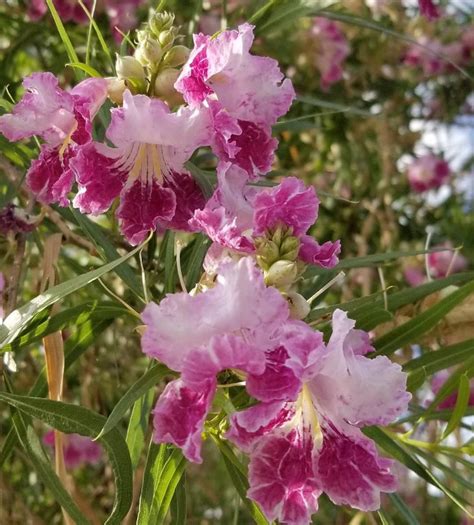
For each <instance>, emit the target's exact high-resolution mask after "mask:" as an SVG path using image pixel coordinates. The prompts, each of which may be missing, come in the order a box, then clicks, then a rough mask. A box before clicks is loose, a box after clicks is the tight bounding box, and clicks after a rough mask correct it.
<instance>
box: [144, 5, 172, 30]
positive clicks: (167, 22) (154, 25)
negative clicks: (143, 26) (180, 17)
mask: <svg viewBox="0 0 474 525" xmlns="http://www.w3.org/2000/svg"><path fill="white" fill-rule="evenodd" d="M173 24H174V15H173V14H172V13H167V12H166V11H164V12H161V13H158V12H155V13H154V14H153V16H152V17H151V18H150V21H149V24H148V25H149V26H150V29H151V30H152V31H153V33H155V35H156V36H158V35H159V34H160V33H161V32H162V31H166V30H167V29H170V28H171V26H172V25H173Z"/></svg>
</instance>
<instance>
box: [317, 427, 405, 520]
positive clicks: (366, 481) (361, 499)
mask: <svg viewBox="0 0 474 525" xmlns="http://www.w3.org/2000/svg"><path fill="white" fill-rule="evenodd" d="M392 464H393V461H392V460H390V459H386V458H382V457H380V456H378V454H377V450H376V449H375V445H374V443H373V442H372V441H371V440H369V439H367V438H365V437H364V436H363V435H362V434H360V436H359V437H357V438H355V437H348V436H345V435H343V434H340V433H339V432H337V431H334V430H333V429H330V430H328V431H326V432H325V433H324V439H323V448H322V450H321V452H320V453H319V455H317V456H316V457H315V471H316V474H317V476H318V479H319V480H320V482H321V486H322V489H323V490H324V492H325V493H326V494H327V495H328V496H329V498H330V499H331V501H333V502H334V503H336V504H337V505H350V506H351V507H354V508H356V509H360V510H363V511H374V510H377V509H378V508H380V492H394V491H395V490H396V489H397V481H396V478H395V477H394V476H393V475H392V474H391V473H390V467H391V466H392Z"/></svg>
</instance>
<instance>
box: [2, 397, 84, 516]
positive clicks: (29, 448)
mask: <svg viewBox="0 0 474 525" xmlns="http://www.w3.org/2000/svg"><path fill="white" fill-rule="evenodd" d="M4 395H8V394H4ZM15 416H16V417H14V418H12V420H13V426H14V428H15V432H16V436H17V437H18V440H19V441H20V443H21V445H22V447H23V449H24V450H25V453H26V454H27V456H28V458H29V459H30V461H31V463H32V464H33V467H34V469H35V470H36V472H37V474H38V476H39V478H40V479H41V480H42V481H43V483H44V484H45V485H46V486H47V487H48V489H49V490H50V491H51V493H52V494H53V496H54V498H55V499H56V501H57V502H58V503H59V504H60V505H61V507H63V509H64V510H65V511H66V512H67V513H68V514H69V516H70V517H71V518H72V519H73V520H74V521H75V522H76V524H77V525H90V522H89V521H88V520H87V519H86V518H85V517H84V515H83V513H82V512H81V511H80V510H79V508H78V507H77V505H76V504H75V503H74V501H73V500H72V498H71V496H70V495H69V494H68V492H67V491H66V489H65V488H64V487H63V484H62V482H61V480H60V479H59V478H58V476H57V475H56V473H55V472H54V470H53V468H52V467H51V459H50V458H49V457H48V456H47V454H46V453H45V451H44V450H43V447H42V446H41V441H40V440H39V439H38V436H37V435H36V434H35V432H34V430H33V427H32V426H31V425H27V424H26V422H25V419H24V418H23V416H22V415H21V413H17V414H15Z"/></svg>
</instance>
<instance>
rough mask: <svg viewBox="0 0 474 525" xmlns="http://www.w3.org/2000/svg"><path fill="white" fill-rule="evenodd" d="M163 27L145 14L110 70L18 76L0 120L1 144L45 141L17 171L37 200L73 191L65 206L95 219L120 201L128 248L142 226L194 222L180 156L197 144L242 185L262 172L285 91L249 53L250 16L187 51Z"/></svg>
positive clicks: (287, 100) (168, 26)
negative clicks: (101, 125) (69, 84)
mask: <svg viewBox="0 0 474 525" xmlns="http://www.w3.org/2000/svg"><path fill="white" fill-rule="evenodd" d="M173 24H174V17H173V16H172V15H170V14H168V13H162V12H158V13H154V14H153V15H152V16H151V18H150V20H149V23H148V25H147V26H146V27H145V28H144V29H143V30H140V31H138V32H137V34H138V43H137V48H136V50H135V53H134V56H128V57H119V58H118V60H117V74H118V77H117V78H113V79H107V80H106V79H102V78H91V79H88V80H85V81H83V82H80V83H79V84H78V85H77V86H76V87H74V88H73V89H72V90H71V91H64V90H63V89H61V88H60V87H59V84H58V80H57V79H56V78H55V77H54V76H53V75H52V74H51V73H35V74H33V75H31V76H29V77H27V78H26V79H25V80H24V82H23V86H24V88H25V90H26V93H25V95H24V96H23V99H22V100H21V101H20V102H19V103H18V104H17V105H16V106H15V107H14V109H13V111H12V113H11V114H7V115H3V116H2V117H0V132H1V133H3V134H4V135H5V136H6V137H7V138H8V139H9V140H21V139H24V138H27V137H31V136H34V135H35V136H38V137H40V138H42V139H43V140H44V144H43V145H42V146H41V152H40V155H39V158H38V159H37V160H35V161H33V163H32V165H31V168H30V169H29V172H28V175H27V183H28V185H29V187H30V190H31V191H32V192H33V193H34V194H35V196H36V198H37V199H38V200H39V201H40V202H42V203H52V202H57V203H59V204H61V205H63V206H65V205H68V204H69V194H70V192H71V191H72V190H73V189H75V188H76V187H77V192H76V195H75V197H74V199H73V200H72V204H73V206H74V207H76V208H78V209H79V210H80V211H81V212H82V213H86V214H92V215H97V214H101V213H104V212H106V211H107V210H108V209H109V208H110V207H111V206H112V203H113V202H114V200H115V199H116V198H118V199H119V201H120V203H119V206H118V207H117V210H116V215H117V218H118V221H119V223H120V227H121V230H122V233H123V234H124V235H125V237H126V238H127V240H128V241H129V242H130V243H131V244H137V243H139V242H141V241H142V240H143V239H144V238H145V237H146V235H147V233H148V232H149V231H150V230H160V229H166V228H174V229H180V230H185V231H189V230H191V229H192V228H195V227H194V226H193V227H191V226H190V225H189V221H190V220H191V219H192V218H193V214H194V212H195V211H196V210H200V209H202V208H204V206H205V204H206V202H205V199H204V196H203V193H202V191H201V189H200V187H199V186H198V184H197V183H196V182H195V180H194V179H193V177H192V176H191V174H190V173H189V171H188V170H187V169H186V167H185V163H186V161H188V160H189V159H190V157H191V155H192V154H193V153H194V152H195V151H196V150H197V149H198V148H200V147H204V146H209V147H211V148H212V151H213V152H214V153H215V155H216V156H217V159H218V166H219V171H220V172H224V171H226V169H227V166H229V165H230V166H233V167H236V169H237V168H240V169H241V170H242V177H243V178H242V181H243V183H245V182H246V181H247V180H257V179H259V177H261V176H262V175H264V174H265V173H267V172H268V171H269V170H270V168H271V165H272V162H273V157H274V151H275V148H276V146H277V141H276V140H275V139H274V138H272V136H271V126H272V125H273V124H274V123H275V122H276V120H277V119H278V118H279V117H280V116H281V115H283V114H285V113H286V112H287V111H288V109H289V107H290V105H291V103H292V100H293V98H294V96H295V93H294V90H293V87H292V84H291V82H290V80H288V79H284V77H283V74H282V73H281V71H280V69H279V67H278V63H277V62H276V61H275V60H273V59H271V58H266V57H260V56H254V55H252V54H251V53H250V48H251V46H252V42H253V27H252V26H250V25H249V24H243V25H242V26H240V27H239V28H238V30H233V31H224V32H222V33H221V34H219V35H218V36H217V37H215V38H211V37H209V36H206V35H202V34H199V35H195V38H194V40H195V46H194V49H193V50H192V51H191V52H190V51H189V50H188V49H187V48H185V47H184V46H182V45H175V40H176V38H177V36H178V30H177V28H176V27H175V26H174V25H173ZM107 95H109V97H110V98H111V99H112V100H113V101H114V102H116V103H117V104H118V107H114V108H112V109H111V110H110V124H109V126H108V128H107V130H106V133H105V137H106V139H107V143H105V142H98V141H95V140H93V138H92V126H93V122H92V121H93V118H94V116H95V115H96V114H97V112H98V111H99V110H100V108H101V106H102V105H103V103H104V101H105V99H106V97H107ZM220 179H221V180H222V179H225V176H224V175H223V176H222V177H220Z"/></svg>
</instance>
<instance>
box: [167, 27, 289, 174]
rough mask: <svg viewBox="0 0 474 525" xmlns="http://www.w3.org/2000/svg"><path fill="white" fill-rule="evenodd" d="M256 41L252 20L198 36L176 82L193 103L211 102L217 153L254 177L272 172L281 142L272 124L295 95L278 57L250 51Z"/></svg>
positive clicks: (213, 145)
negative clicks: (277, 138)
mask: <svg viewBox="0 0 474 525" xmlns="http://www.w3.org/2000/svg"><path fill="white" fill-rule="evenodd" d="M253 40H254V35H253V26H251V25H249V24H243V25H241V26H239V28H238V30H237V31H235V30H233V31H224V32H222V33H220V34H219V35H218V36H217V37H215V38H212V37H210V36H208V35H203V34H198V35H195V36H194V49H193V50H192V52H191V55H190V57H189V59H188V61H187V63H186V64H185V65H184V67H183V70H182V72H181V74H180V76H179V77H178V80H177V81H176V84H175V88H176V89H177V90H178V91H179V92H180V93H182V94H183V96H184V99H185V100H186V102H188V104H190V105H191V106H199V105H201V104H209V105H210V107H211V110H212V111H211V114H212V116H213V124H214V132H215V133H214V135H215V136H214V140H213V143H212V148H213V150H214V152H215V154H216V155H217V156H218V157H219V159H220V160H221V161H224V162H226V161H229V162H232V163H234V164H237V165H238V166H240V167H242V168H244V169H245V170H246V171H247V173H248V174H249V176H250V177H255V176H256V175H257V174H258V173H266V172H268V171H269V170H270V167H271V163H272V159H273V152H274V150H275V148H276V145H277V142H276V140H274V139H272V138H271V126H272V125H273V124H274V123H275V122H276V121H277V119H278V117H280V116H281V115H284V114H285V113H286V112H287V111H288V109H289V107H290V105H291V102H292V101H293V99H294V96H295V93H294V90H293V86H292V84H291V81H290V80H289V79H283V74H282V73H281V71H280V69H279V67H278V63H277V62H276V61H275V60H273V59H271V58H267V57H260V56H254V55H251V54H250V48H251V46H252V43H253Z"/></svg>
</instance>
